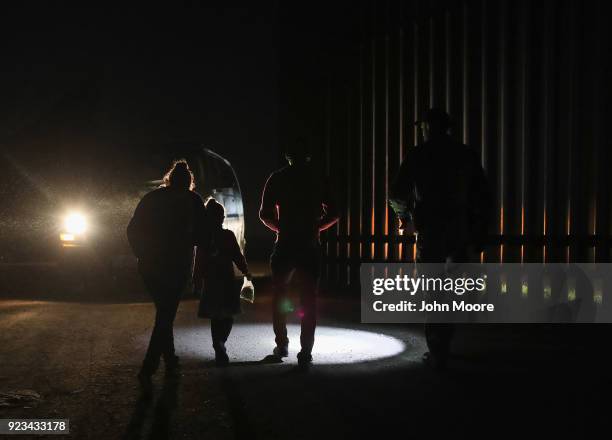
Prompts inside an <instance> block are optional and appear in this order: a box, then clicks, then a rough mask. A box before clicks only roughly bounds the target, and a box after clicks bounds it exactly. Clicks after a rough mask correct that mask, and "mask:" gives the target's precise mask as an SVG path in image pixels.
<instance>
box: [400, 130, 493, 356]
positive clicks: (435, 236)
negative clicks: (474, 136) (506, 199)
mask: <svg viewBox="0 0 612 440" xmlns="http://www.w3.org/2000/svg"><path fill="white" fill-rule="evenodd" d="M488 199H489V197H488V193H487V182H486V178H485V175H484V171H483V169H482V167H481V165H480V158H479V155H478V153H477V152H476V151H475V150H473V149H471V148H470V147H468V146H466V145H463V144H461V143H458V142H456V141H454V140H452V139H451V138H450V137H449V136H442V137H439V138H436V139H433V140H430V141H428V142H425V143H423V144H421V145H419V146H417V147H414V148H412V149H410V150H409V151H408V153H407V155H406V158H405V160H404V162H403V163H402V165H401V167H400V171H399V174H398V176H397V178H396V180H395V182H394V183H393V185H392V187H391V189H390V202H391V205H392V207H393V209H394V210H395V211H396V213H397V214H398V216H399V217H400V218H402V219H405V220H407V221H409V222H411V223H412V224H413V225H414V227H415V230H416V231H417V249H418V261H419V262H423V263H445V262H447V261H449V260H450V261H453V262H456V263H467V262H469V260H470V259H471V258H472V255H473V254H474V252H479V251H480V250H481V249H482V246H483V245H484V239H485V238H486V232H487V218H488ZM425 330H426V337H427V342H428V346H429V348H430V351H431V353H432V354H434V355H441V356H446V354H447V353H448V350H449V344H450V340H451V337H452V334H453V326H452V325H447V324H436V325H426V328H425Z"/></svg>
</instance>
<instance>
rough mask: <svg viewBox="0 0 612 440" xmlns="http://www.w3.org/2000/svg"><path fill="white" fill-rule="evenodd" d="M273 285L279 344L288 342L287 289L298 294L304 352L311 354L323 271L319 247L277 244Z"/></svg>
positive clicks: (274, 316) (289, 311)
mask: <svg viewBox="0 0 612 440" xmlns="http://www.w3.org/2000/svg"><path fill="white" fill-rule="evenodd" d="M270 265H271V269H272V281H273V285H274V301H273V307H274V309H273V327H274V335H275V341H276V345H277V346H278V347H284V346H287V344H288V343H289V339H288V338H287V315H288V314H289V313H291V312H292V310H293V308H292V307H291V305H290V304H289V303H288V300H287V289H288V288H289V286H291V287H292V288H294V289H295V290H296V292H297V293H298V294H299V298H300V303H301V304H300V306H301V307H300V309H299V311H298V313H299V315H300V317H301V333H300V344H301V347H302V352H304V353H307V354H310V353H311V351H312V347H313V345H314V335H315V328H316V325H317V316H316V298H317V290H318V283H319V272H320V268H319V265H320V252H319V248H318V247H315V248H307V249H290V250H288V249H284V248H283V247H282V246H278V245H277V246H276V248H275V250H274V253H273V254H272V257H271V259H270Z"/></svg>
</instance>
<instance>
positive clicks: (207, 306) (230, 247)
mask: <svg viewBox="0 0 612 440" xmlns="http://www.w3.org/2000/svg"><path fill="white" fill-rule="evenodd" d="M234 264H235V265H236V267H237V268H238V270H240V272H242V273H243V274H244V275H247V274H248V273H249V268H248V266H247V262H246V259H245V258H244V255H243V254H242V252H241V251H240V246H239V245H238V241H237V240H236V236H235V235H234V233H233V232H232V231H230V230H228V229H222V228H220V227H219V228H217V229H216V230H214V231H213V232H212V233H211V238H210V243H209V246H208V247H207V248H206V249H200V248H198V250H197V254H196V263H195V269H194V280H195V282H196V285H198V284H199V283H200V282H201V284H202V286H203V289H202V295H201V298H200V306H199V309H198V316H199V317H200V318H210V320H211V321H210V324H211V333H212V340H213V347H214V348H215V350H223V346H224V345H223V344H225V342H226V341H227V338H228V336H229V334H230V332H231V330H232V325H233V322H234V319H233V316H234V315H236V314H238V313H240V311H241V310H240V288H239V286H238V285H237V284H236V277H235V276H234Z"/></svg>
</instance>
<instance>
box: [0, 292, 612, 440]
mask: <svg viewBox="0 0 612 440" xmlns="http://www.w3.org/2000/svg"><path fill="white" fill-rule="evenodd" d="M101 299H103V298H101ZM141 299H143V298H141V297H138V298H137V301H136V300H135V301H134V302H129V301H127V302H121V303H117V302H116V301H114V300H112V301H109V300H107V301H103V300H101V301H97V302H96V301H83V302H79V301H74V300H73V301H58V300H53V299H50V298H47V299H46V300H45V301H40V300H34V299H25V298H20V299H5V300H0V359H1V360H0V418H9V417H18V418H68V419H70V429H71V434H70V438H76V439H120V438H176V439H231V438H249V439H256V438H259V439H266V440H267V439H308V438H336V439H337V438H341V439H349V438H379V437H381V436H382V437H384V436H389V437H390V436H391V435H399V434H400V433H409V434H412V435H415V436H421V435H425V436H433V437H434V438H437V437H439V436H450V435H456V436H458V437H459V438H463V437H465V436H468V435H469V436H471V437H478V436H487V437H494V438H497V437H499V436H505V435H526V433H530V435H545V436H546V437H544V438H550V436H551V435H553V434H554V435H556V436H565V435H568V436H574V438H577V437H578V438H581V437H584V435H585V433H586V432H590V431H592V430H596V429H598V427H599V426H604V423H605V421H606V420H608V419H607V414H608V413H609V405H608V404H607V401H608V399H607V396H608V395H609V391H610V390H611V389H612V387H610V373H609V371H610V370H609V364H605V363H602V362H600V361H599V360H598V359H595V358H593V357H591V358H589V357H588V355H590V353H589V351H588V350H586V351H585V350H584V349H581V348H580V347H578V348H577V347H576V341H575V340H576V338H577V336H579V335H578V333H577V331H576V330H575V329H571V328H570V329H567V328H566V329H562V331H559V329H557V330H554V329H553V330H551V329H550V328H546V329H542V328H540V329H535V330H534V329H533V328H522V329H521V328H517V327H512V328H510V327H497V328H495V329H487V330H486V331H484V330H483V329H482V328H473V327H465V328H463V329H461V331H460V332H458V335H457V338H456V341H455V342H454V344H455V345H454V347H455V348H454V356H453V360H452V362H451V369H450V370H449V371H448V372H446V373H442V374H440V373H435V372H433V371H430V370H429V369H428V368H426V367H425V366H424V365H423V364H422V362H421V360H420V359H421V356H422V354H423V353H424V352H425V351H426V347H425V343H424V338H423V335H422V330H421V329H420V328H419V327H410V326H373V325H363V324H360V323H359V303H358V302H356V301H350V300H348V299H346V298H342V297H335V298H330V297H327V298H322V299H321V301H320V307H319V309H320V310H319V313H320V320H319V327H318V331H317V342H316V345H315V350H314V353H313V355H314V358H315V363H314V365H313V366H312V367H311V368H310V369H309V370H308V371H302V370H299V369H297V368H296V365H295V353H296V351H297V350H298V345H299V344H298V340H297V339H296V338H295V336H296V335H297V332H298V327H297V326H295V325H293V326H291V327H290V335H291V336H294V337H293V339H292V343H291V357H290V358H289V359H288V360H287V361H286V362H283V363H282V364H267V363H262V362H260V361H261V360H262V359H264V358H265V356H266V355H267V354H269V353H270V352H271V349H272V347H273V345H274V342H273V333H272V329H271V325H270V324H269V310H270V303H269V299H268V298H267V297H266V296H265V295H263V296H260V297H258V301H257V302H256V304H255V305H253V306H250V307H246V308H245V313H244V314H243V315H241V316H240V317H239V318H238V320H237V322H236V325H235V329H234V331H233V333H232V335H231V336H230V341H229V342H228V349H229V351H230V358H231V362H232V366H230V367H229V368H226V369H219V368H216V367H215V366H214V363H213V362H212V359H213V351H212V348H211V347H210V332H209V329H208V321H205V320H200V319H198V318H196V308H197V302H196V301H195V300H194V299H186V300H184V301H183V302H182V303H181V306H180V308H179V312H178V316H177V320H176V331H175V337H176V345H177V353H178V355H179V356H181V362H182V370H181V374H180V376H179V377H178V378H177V379H174V380H165V379H164V376H163V370H162V371H160V372H159V373H158V374H157V376H156V378H155V393H154V396H153V398H152V399H150V400H148V399H144V398H143V397H142V396H141V393H140V390H139V387H138V385H137V381H136V379H135V376H136V373H137V371H138V367H139V366H140V362H141V360H142V357H143V355H144V351H145V349H146V344H147V338H148V335H149V332H150V330H151V325H152V321H153V313H154V308H153V306H152V304H151V303H149V302H146V301H141ZM534 331H535V332H536V333H537V334H538V337H537V338H535V337H534V336H533V335H534ZM596 333H601V332H599V331H597V332H596ZM578 339H580V338H578ZM527 341H531V342H527ZM582 348H584V347H582ZM585 353H586V354H585ZM585 356H586V357H585ZM585 359H586V361H585ZM502 434H503V435H502ZM576 436H577V437H576ZM50 437H51V436H50ZM19 438H25V436H21V437H19ZM36 438H40V436H39V437H36Z"/></svg>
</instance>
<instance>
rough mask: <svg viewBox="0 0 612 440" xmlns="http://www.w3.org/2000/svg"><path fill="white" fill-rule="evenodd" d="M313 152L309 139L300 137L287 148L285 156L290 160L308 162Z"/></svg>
mask: <svg viewBox="0 0 612 440" xmlns="http://www.w3.org/2000/svg"><path fill="white" fill-rule="evenodd" d="M311 153H312V151H310V143H309V141H308V139H306V138H304V137H299V138H297V139H296V140H295V141H294V142H293V143H292V144H291V145H289V146H288V147H287V148H286V150H285V158H286V159H287V160H288V161H290V162H306V161H309V160H310V157H311Z"/></svg>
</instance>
